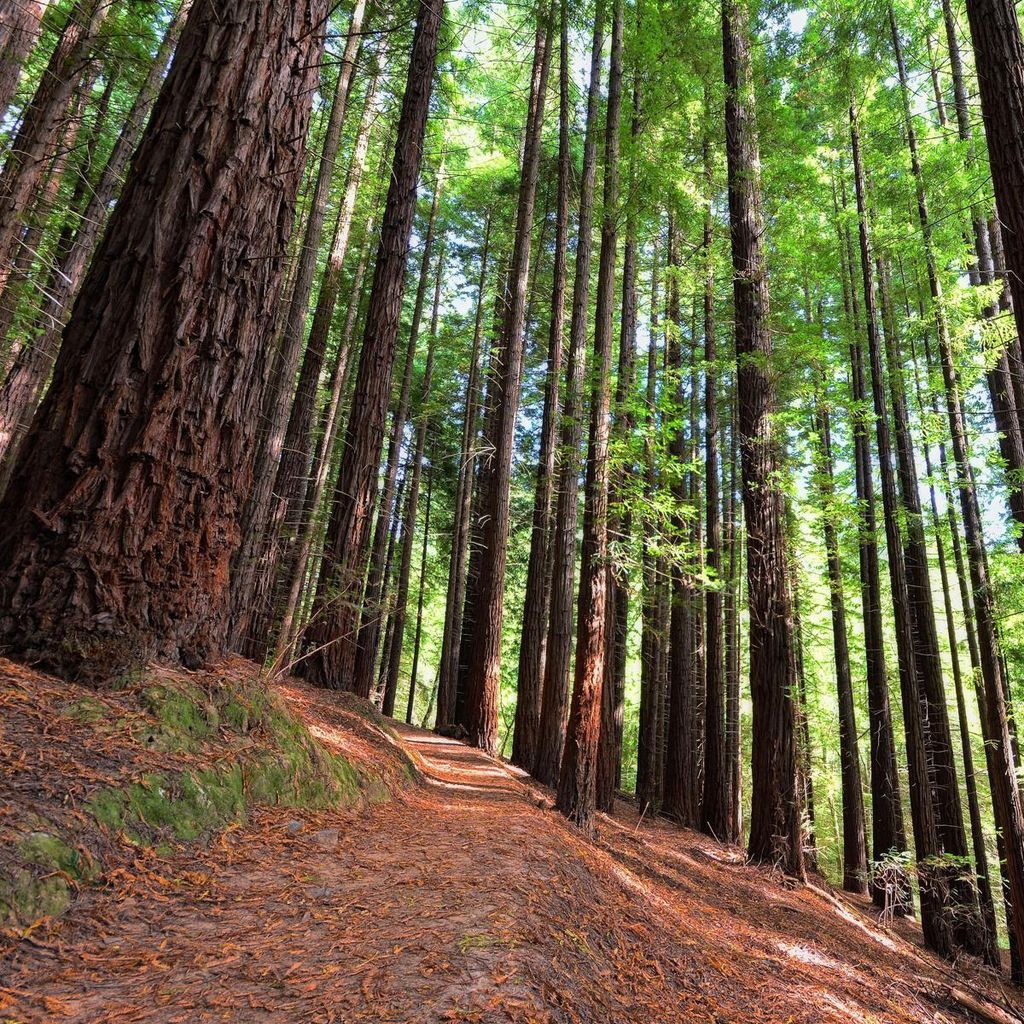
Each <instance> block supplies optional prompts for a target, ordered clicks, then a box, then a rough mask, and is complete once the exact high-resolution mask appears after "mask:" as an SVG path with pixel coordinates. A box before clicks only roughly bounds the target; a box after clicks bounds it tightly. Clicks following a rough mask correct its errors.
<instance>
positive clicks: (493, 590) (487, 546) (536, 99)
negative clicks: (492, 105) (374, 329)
mask: <svg viewBox="0 0 1024 1024" xmlns="http://www.w3.org/2000/svg"><path fill="white" fill-rule="evenodd" d="M538 17H539V18H540V17H543V18H544V19H545V22H544V23H543V24H540V23H539V24H538V27H537V39H536V45H535V47H534V55H533V74H532V78H531V85H530V99H529V104H528V113H527V124H526V140H525V148H524V151H523V164H522V177H521V180H520V189H519V203H518V209H517V211H516V227H515V240H514V242H513V247H512V262H511V265H510V268H509V276H508V281H509V287H508V304H507V306H506V309H505V318H504V321H503V325H502V332H501V350H500V353H499V354H498V358H497V361H496V363H495V367H496V369H497V372H496V373H495V374H493V375H492V377H491V380H490V382H489V385H488V386H489V388H490V389H491V391H490V401H491V406H492V412H493V415H492V416H491V417H490V418H489V426H490V428H491V429H490V431H489V432H488V434H487V438H488V441H489V443H490V445H491V447H492V448H493V455H492V457H491V459H490V460H489V461H488V463H487V465H486V466H485V467H484V468H483V470H482V472H483V478H482V480H481V487H480V515H479V521H480V524H481V530H480V551H481V556H480V557H481V561H480V580H479V587H478V590H477V596H476V606H477V620H476V628H475V630H474V634H473V649H472V656H471V660H470V664H469V674H468V676H467V680H466V687H467V700H466V707H467V715H466V728H467V731H468V733H469V742H470V743H472V744H474V745H475V746H478V747H480V749H481V750H485V751H487V752H488V753H490V754H494V753H496V751H497V744H498V704H499V699H500V689H501V638H502V628H503V624H504V607H505V564H506V561H507V558H508V536H509V494H510V489H511V485H512V448H513V443H514V440H515V424H516V416H517V415H518V412H519V393H520V385H521V377H522V367H523V339H524V326H525V322H526V298H527V285H528V283H529V270H530V248H531V242H532V239H533V210H534V205H535V201H536V197H537V178H538V174H539V171H540V155H541V135H542V131H543V127H544V107H545V100H546V98H547V80H548V69H549V67H550V63H551V31H550V28H551V18H550V16H549V15H545V14H539V15H538Z"/></svg>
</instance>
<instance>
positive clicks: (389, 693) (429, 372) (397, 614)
mask: <svg viewBox="0 0 1024 1024" xmlns="http://www.w3.org/2000/svg"><path fill="white" fill-rule="evenodd" d="M443 277H444V249H443V248H442V250H441V252H440V253H438V257H437V271H436V275H435V279H434V306H433V312H432V314H431V318H430V340H429V342H428V343H427V364H426V367H425V368H424V371H423V391H422V394H421V397H420V410H419V414H420V421H419V423H418V424H417V425H416V442H415V450H414V454H413V457H412V458H413V461H412V480H411V482H410V484H409V492H408V495H407V496H406V499H405V501H406V503H405V525H404V527H403V528H402V554H401V561H400V562H399V569H398V594H397V597H396V599H395V607H394V611H393V612H392V623H393V630H394V632H393V636H392V640H391V659H390V662H389V664H388V666H387V685H386V686H385V688H384V714H386V715H391V714H392V713H393V712H394V708H395V695H396V694H397V693H398V671H399V667H400V666H401V662H402V644H403V642H404V639H405V621H406V618H407V616H408V605H409V578H410V576H411V573H412V553H413V541H414V539H415V535H416V517H417V515H418V514H419V501H420V480H421V478H422V476H423V454H424V452H425V451H426V446H427V428H428V427H429V425H430V417H429V415H428V412H429V408H428V407H429V402H430V388H431V383H432V380H433V374H434V349H435V347H436V345H437V321H438V315H439V312H440V305H441V285H442V281H443Z"/></svg>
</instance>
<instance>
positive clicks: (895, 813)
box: [839, 184, 913, 916]
mask: <svg viewBox="0 0 1024 1024" xmlns="http://www.w3.org/2000/svg"><path fill="white" fill-rule="evenodd" d="M843 205H844V207H845V205H846V186H845V184H844V185H843ZM839 235H840V237H839V241H840V250H841V254H842V255H845V257H846V259H845V261H843V262H844V266H843V302H844V305H845V307H846V313H847V319H848V322H849V324H850V328H851V339H852V340H851V342H850V379H851V384H852V388H851V390H852V395H853V400H854V402H855V403H856V406H855V410H856V411H855V413H854V415H853V417H852V419H853V445H854V471H855V479H856V492H857V501H858V505H859V515H858V522H857V526H858V550H859V569H860V590H861V612H862V616H863V620H864V654H865V662H866V670H867V691H868V721H869V733H870V751H871V837H872V861H873V862H874V864H875V870H874V871H873V873H872V876H871V884H870V889H871V897H872V901H873V902H874V904H875V906H877V907H879V908H883V909H887V910H889V912H891V913H893V914H895V915H897V916H903V915H905V914H908V913H911V912H912V911H913V896H912V893H911V888H910V880H909V879H908V878H907V875H906V872H905V871H904V870H903V869H902V867H899V866H898V865H897V864H896V858H895V857H894V855H898V854H902V853H903V851H905V850H906V848H907V839H906V832H905V826H904V823H903V804H902V797H901V793H900V781H899V775H898V773H897V770H896V741H895V737H894V735H893V726H892V708H891V706H890V702H889V678H888V670H887V668H886V659H885V639H884V630H883V624H882V592H881V570H880V568H879V556H878V539H877V538H878V525H877V512H876V502H875V484H874V470H873V467H872V460H871V433H870V426H869V419H868V415H867V414H866V412H865V411H864V410H865V409H866V403H867V401H868V397H867V384H866V381H865V375H864V353H863V349H862V347H861V341H860V331H861V324H860V308H859V302H858V298H857V288H856V285H855V283H854V280H853V278H854V274H855V270H854V267H855V265H856V263H857V260H856V257H855V255H854V251H853V240H852V236H851V233H850V229H849V226H848V225H847V227H846V228H845V230H841V231H840V232H839ZM847 275H849V279H848V277H847ZM871 308H872V309H873V308H874V307H873V306H872V307H871ZM869 312H870V311H869ZM872 315H874V314H872ZM883 865H885V866H884V868H883Z"/></svg>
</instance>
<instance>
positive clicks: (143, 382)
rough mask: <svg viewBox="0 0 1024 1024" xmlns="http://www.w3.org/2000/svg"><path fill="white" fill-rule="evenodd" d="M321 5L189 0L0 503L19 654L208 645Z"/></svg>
mask: <svg viewBox="0 0 1024 1024" xmlns="http://www.w3.org/2000/svg"><path fill="white" fill-rule="evenodd" d="M326 8H327V5H326V2H320V0H316V2H313V0H308V2H299V3H295V4H291V5H288V6H287V7H281V6H278V5H269V6H266V7H263V6H254V5H252V4H248V3H243V2H241V0H235V2H226V0H218V2H216V3H214V2H213V0H197V2H196V5H195V7H194V8H193V11H192V14H191V16H190V18H189V21H188V24H187V25H186V27H185V31H184V33H183V36H182V40H181V44H180V46H179V49H178V55H177V58H176V59H175V62H174V66H173V67H172V69H171V72H170V74H169V76H168V78H167V81H166V83H165V85H164V88H163V90H162V92H161V95H160V99H159V101H158V103H157V106H156V110H155V111H154V113H153V117H152V120H151V122H150V125H149V128H148V129H147V132H146V135H145V138H144V140H143V143H142V146H141V148H140V150H139V152H138V153H137V154H136V157H135V160H134V163H133V166H132V171H131V173H130V175H129V178H128V181H127V183H126V184H125V189H124V193H123V195H122V199H121V202H120V204H119V205H118V208H117V210H116V211H115V213H114V215H113V217H112V219H111V222H110V226H109V228H108V229H107V232H106V234H105V236H104V240H103V242H102V244H101V246H100V249H99V251H98V252H97V254H96V257H95V259H94V260H93V264H92V267H91V268H90V271H89V274H88V276H87V277H86V280H85V283H84V285H83V288H82V292H81V295H80V296H79V299H78V302H77V303H76V306H75V312H74V314H73V315H72V318H71V321H70V322H69V324H68V326H67V328H66V330H65V332H64V342H63V345H62V348H61V353H60V356H59V358H58V360H57V365H56V367H55V370H54V382H53V386H52V387H51V388H50V392H49V394H48V395H47V398H46V400H45V401H44V403H43V405H42V407H41V409H40V411H39V415H38V416H37V417H36V420H35V423H34V425H33V428H32V430H31V432H30V434H29V437H28V438H27V442H26V444H25V446H24V449H23V453H22V455H21V456H20V457H19V460H18V464H17V466H16V468H15V470H14V473H13V476H12V479H11V483H10V486H9V488H8V491H7V494H6V495H5V497H4V499H3V502H2V505H3V506H4V507H6V509H7V510H8V511H7V515H6V518H5V521H6V522H7V524H8V529H7V531H6V532H5V535H4V537H3V541H2V544H0V564H3V565H4V577H3V585H2V594H3V596H2V598H0V602H2V603H0V607H2V609H3V611H2V612H0V632H2V633H3V636H4V643H5V646H6V647H7V649H8V650H9V651H13V652H15V653H16V654H17V655H18V656H20V657H24V658H27V659H29V660H31V661H35V662H39V663H41V664H44V665H46V666H47V667H49V668H53V669H55V670H57V671H60V672H65V673H68V674H71V675H86V676H92V675H95V676H101V677H110V676H113V675H116V674H118V673H120V672H123V671H126V670H127V669H129V668H131V667H134V666H136V665H138V664H140V663H144V662H145V661H146V660H147V659H149V658H159V659H167V660H171V661H180V662H182V663H184V664H186V665H198V664H201V663H202V662H204V661H205V660H206V659H207V658H209V657H212V656H216V655H218V654H219V653H221V652H222V651H223V650H224V647H225V642H226V631H227V612H228V607H227V605H228V562H229V559H230V557H231V555H232V553H233V550H234V549H235V548H236V547H237V545H238V542H239V535H238V516H239V511H240V510H239V507H238V506H239V498H238V496H239V494H244V493H245V491H246V489H247V487H248V484H249V482H250V475H251V456H250V455H249V454H248V453H249V451H250V445H251V442H252V440H253V426H252V425H253V424H254V423H255V421H256V409H255V407H254V396H255V394H256V390H257V389H256V383H257V381H258V380H259V379H260V375H261V369H262V362H263V360H262V355H261V352H262V349H263V346H264V344H265V341H266V339H265V337H264V336H263V333H264V325H265V324H266V323H268V322H270V321H271V320H272V311H273V308H274V305H275V302H276V300H277V295H278V291H279V288H280V283H281V269H282V263H281V260H282V257H283V254H284V252H285V249H286V247H287V242H288V233H289V226H290V224H291V220H292V214H293V202H294V198H295V195H296V192H297V190H298V186H299V180H300V176H301V169H302V164H303V156H304V154H303V147H302V143H301V141H297V140H302V139H304V138H305V134H306V129H307V127H308V123H309V108H310V97H311V94H312V90H313V77H314V75H315V69H316V67H317V65H318V63H319V54H320V52H321V49H322V46H323V27H324V22H325V19H326V15H327V10H326ZM296 40H301V43H297V42H296ZM197 152H202V153H203V155H204V159H203V161H201V162H200V161H197V160H196V159H195V154H196V153H197ZM254 251H256V252H262V253H266V254H267V256H268V258H267V259H264V260H261V261H258V262H257V263H256V264H255V265H254V264H253V261H252V260H251V258H250V254H251V253H252V252H254ZM183 417H184V419H185V420H187V422H188V424H189V429H184V428H183V427H182V422H183ZM140 509H145V510H147V512H146V514H140V513H139V510H140ZM86 567H87V568H86Z"/></svg>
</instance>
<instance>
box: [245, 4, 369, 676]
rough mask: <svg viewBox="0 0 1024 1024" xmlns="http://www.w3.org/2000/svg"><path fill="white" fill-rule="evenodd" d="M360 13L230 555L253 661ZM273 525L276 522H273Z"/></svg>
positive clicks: (259, 646)
mask: <svg viewBox="0 0 1024 1024" xmlns="http://www.w3.org/2000/svg"><path fill="white" fill-rule="evenodd" d="M365 13H366V0H356V2H355V7H354V8H353V10H352V16H351V19H350V21H349V27H348V38H347V40H346V42H345V51H344V53H343V54H342V58H341V66H340V68H339V69H338V81H337V83H336V85H335V90H334V96H333V98H332V100H331V113H330V116H329V117H328V119H327V128H326V130H325V132H324V141H323V149H322V150H321V153H320V163H319V166H318V168H317V174H316V184H315V185H314V187H313V195H312V197H311V199H310V204H309V216H308V218H307V220H306V229H305V234H304V236H303V239H302V245H301V247H300V248H299V255H298V263H297V265H296V268H295V277H294V280H293V282H292V290H291V295H290V297H289V301H288V311H287V313H286V315H285V319H284V326H283V329H282V332H281V338H280V341H279V342H278V345H277V346H276V349H275V351H274V352H273V353H272V355H271V365H270V373H269V377H268V379H267V384H266V387H265V389H264V392H263V405H262V409H261V412H260V423H261V432H260V435H259V438H260V443H259V446H258V447H257V449H256V463H255V467H254V474H255V486H254V487H253V490H252V493H251V494H250V495H249V498H248V501H247V503H246V506H245V513H244V515H243V520H242V530H243V540H242V546H241V547H240V548H239V550H238V554H237V556H236V557H235V560H234V564H233V569H232V575H231V601H232V609H231V612H232V626H231V628H232V639H233V641H234V643H235V644H236V645H237V646H238V649H239V650H240V651H241V652H242V653H244V654H246V655H248V656H249V657H251V658H254V659H256V660H258V661H262V660H263V659H264V658H265V657H266V654H267V647H268V642H269V639H270V637H269V630H268V628H267V627H268V624H269V621H270V620H271V619H272V618H273V614H272V610H271V609H270V608H269V602H270V599H271V593H272V590H273V584H274V575H275V570H276V564H277V560H276V557H275V556H276V553H277V543H276V542H277V532H278V530H277V528H274V529H272V528H271V522H272V519H273V518H274V507H275V504H277V501H278V498H279V496H278V495H276V494H275V490H274V485H275V482H276V481H277V479H278V475H277V474H278V468H279V464H280V462H281V458H282V452H283V451H284V440H285V432H286V430H287V428H288V422H289V413H290V411H291V409H292V406H293V398H294V392H295V371H296V370H297V369H298V366H299V361H300V359H301V357H302V346H303V343H304V342H305V339H306V318H307V316H308V314H309V299H310V296H311V295H312V292H313V279H314V277H315V276H316V268H317V265H318V261H319V258H320V242H321V239H322V237H323V232H324V222H325V221H326V219H327V207H328V204H329V203H330V199H331V190H332V185H333V180H334V166H335V164H336V163H337V159H338V151H339V149H340V147H341V130H342V127H343V125H344V122H345V112H346V110H347V109H348V99H349V90H350V87H351V85H352V78H353V73H354V71H355V63H356V51H357V49H358V48H359V44H360V42H361V40H362V29H363V18H364V15H365ZM301 397H302V396H301V395H300V401H301ZM275 527H279V523H278V524H275ZM254 624H258V626H259V631H258V632H254V631H253V629H252V627H253V625H254Z"/></svg>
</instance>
